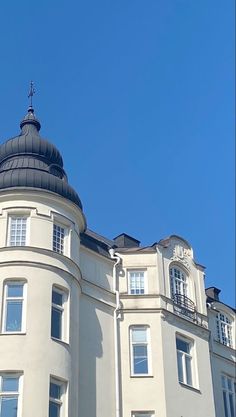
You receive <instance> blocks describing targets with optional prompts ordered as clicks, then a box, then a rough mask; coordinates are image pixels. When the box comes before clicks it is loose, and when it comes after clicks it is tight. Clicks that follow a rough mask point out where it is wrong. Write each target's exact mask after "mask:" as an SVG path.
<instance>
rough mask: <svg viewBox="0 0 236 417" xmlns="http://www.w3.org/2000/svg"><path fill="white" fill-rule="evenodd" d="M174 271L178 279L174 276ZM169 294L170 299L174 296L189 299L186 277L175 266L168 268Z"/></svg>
mask: <svg viewBox="0 0 236 417" xmlns="http://www.w3.org/2000/svg"><path fill="white" fill-rule="evenodd" d="M175 271H177V272H178V273H179V277H177V276H175ZM170 292H171V298H174V296H175V295H176V294H180V295H184V296H185V297H189V295H188V293H189V288H188V275H187V274H186V273H185V272H184V271H183V270H182V269H181V268H180V267H179V266H177V265H171V266H170Z"/></svg>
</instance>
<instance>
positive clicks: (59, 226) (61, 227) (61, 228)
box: [52, 222, 68, 255]
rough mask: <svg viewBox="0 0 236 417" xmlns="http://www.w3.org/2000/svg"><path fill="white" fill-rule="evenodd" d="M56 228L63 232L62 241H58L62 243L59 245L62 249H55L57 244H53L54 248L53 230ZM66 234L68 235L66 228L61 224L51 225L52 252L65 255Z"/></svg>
mask: <svg viewBox="0 0 236 417" xmlns="http://www.w3.org/2000/svg"><path fill="white" fill-rule="evenodd" d="M56 227H57V228H58V229H60V230H63V233H64V236H63V240H62V238H61V237H60V240H61V241H62V243H61V245H62V249H59V248H57V243H55V246H54V232H55V228H56ZM67 234H68V232H67V228H66V226H64V225H63V224H60V223H58V222H54V223H53V236H52V250H53V252H56V253H59V254H61V255H65V253H66V240H67V239H66V238H67Z"/></svg>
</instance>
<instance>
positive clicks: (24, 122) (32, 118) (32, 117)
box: [20, 81, 41, 131]
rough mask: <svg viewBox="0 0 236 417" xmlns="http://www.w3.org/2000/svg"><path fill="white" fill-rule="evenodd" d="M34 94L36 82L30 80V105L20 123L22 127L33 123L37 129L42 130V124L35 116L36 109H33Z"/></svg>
mask: <svg viewBox="0 0 236 417" xmlns="http://www.w3.org/2000/svg"><path fill="white" fill-rule="evenodd" d="M34 94H35V88H34V83H33V81H31V82H30V89H29V93H28V98H29V99H30V105H29V107H28V113H27V115H26V116H25V117H24V119H23V120H22V121H21V124H20V128H21V129H22V128H23V126H25V125H31V126H32V125H33V126H35V127H36V129H37V131H39V130H40V127H41V125H40V122H39V121H38V120H37V118H36V117H35V114H34V109H33V95H34Z"/></svg>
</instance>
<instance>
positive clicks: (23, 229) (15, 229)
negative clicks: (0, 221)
mask: <svg viewBox="0 0 236 417" xmlns="http://www.w3.org/2000/svg"><path fill="white" fill-rule="evenodd" d="M26 233H27V217H26V216H12V217H10V218H9V239H8V242H9V243H8V244H9V246H25V245H26Z"/></svg>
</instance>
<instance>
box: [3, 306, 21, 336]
mask: <svg viewBox="0 0 236 417" xmlns="http://www.w3.org/2000/svg"><path fill="white" fill-rule="evenodd" d="M21 318H22V301H7V314H6V331H8V332H17V331H21Z"/></svg>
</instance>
